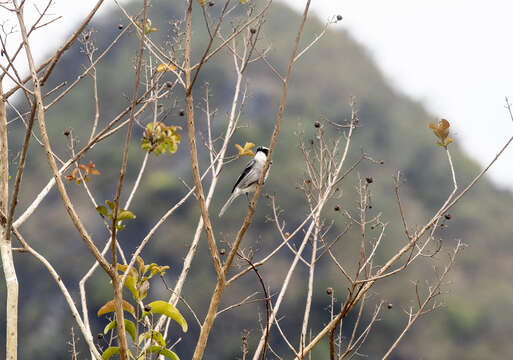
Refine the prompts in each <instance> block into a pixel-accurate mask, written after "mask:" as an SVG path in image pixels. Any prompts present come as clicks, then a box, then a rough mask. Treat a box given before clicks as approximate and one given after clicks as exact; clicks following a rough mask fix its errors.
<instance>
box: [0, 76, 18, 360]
mask: <svg viewBox="0 0 513 360" xmlns="http://www.w3.org/2000/svg"><path fill="white" fill-rule="evenodd" d="M3 95H4V94H3V90H2V83H1V82H0V170H1V171H0V173H1V174H0V209H1V210H2V212H3V213H4V214H7V202H8V200H9V193H8V191H9V153H8V144H7V112H6V102H5V99H4V97H3ZM4 220H5V219H4ZM1 225H2V228H1V234H0V252H1V256H2V267H3V270H4V276H5V284H6V286H7V304H6V311H5V316H6V331H5V334H6V346H5V348H6V349H5V352H6V357H5V358H6V359H7V360H16V359H17V358H18V354H17V352H18V278H17V277H16V270H15V268H14V261H13V257H12V245H11V241H10V237H9V234H10V231H9V228H8V227H7V221H6V220H5V221H2V224H1Z"/></svg>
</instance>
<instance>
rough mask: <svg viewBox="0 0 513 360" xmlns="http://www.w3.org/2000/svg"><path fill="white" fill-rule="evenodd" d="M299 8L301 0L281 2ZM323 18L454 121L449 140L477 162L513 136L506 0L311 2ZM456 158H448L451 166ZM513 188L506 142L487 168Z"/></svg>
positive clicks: (512, 53)
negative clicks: (333, 19) (337, 20)
mask: <svg viewBox="0 0 513 360" xmlns="http://www.w3.org/2000/svg"><path fill="white" fill-rule="evenodd" d="M286 2H287V3H289V4H290V5H292V6H294V7H296V8H298V9H299V8H301V7H302V6H303V4H302V3H303V1H297V0H286ZM312 3H313V7H314V9H315V10H316V11H317V12H318V14H319V15H320V16H321V18H324V19H327V18H328V16H329V15H331V14H341V15H343V16H344V21H343V22H342V23H341V24H340V25H337V26H343V27H344V28H346V29H348V30H349V31H350V33H351V34H352V35H353V36H354V37H355V38H356V39H358V41H359V42H361V43H362V44H364V45H365V46H366V47H367V49H368V50H369V52H370V54H371V55H372V57H373V59H374V60H375V61H376V62H377V63H378V65H379V66H380V68H381V69H382V71H383V72H384V73H385V75H386V77H387V78H388V79H389V80H390V81H391V83H392V84H393V85H394V86H395V87H396V88H398V89H400V90H401V91H402V92H403V93H406V94H408V95H410V96H412V97H414V98H415V99H418V100H420V101H422V102H423V103H424V104H425V105H426V107H427V108H428V109H429V110H430V111H431V113H432V114H433V116H436V117H445V118H447V119H448V120H449V121H450V122H451V124H452V125H453V127H454V129H453V131H454V133H455V137H454V138H455V140H456V141H457V142H459V143H461V144H462V145H463V146H464V148H465V149H466V150H467V152H468V153H470V154H471V155H472V156H473V157H474V158H476V159H477V160H478V161H479V162H480V163H481V164H485V163H488V162H489V161H490V160H491V159H493V157H494V156H495V154H496V152H497V151H498V150H499V149H500V148H501V147H502V146H503V144H505V142H506V141H507V139H508V138H509V137H511V136H512V135H513V121H511V119H510V118H509V117H508V115H507V112H506V110H505V108H504V105H505V101H504V98H505V96H508V97H510V98H511V101H513V68H512V67H513V45H512V44H511V41H512V39H513V38H512V35H513V1H504V0H489V1H486V2H484V1H477V0H429V1H426V0H421V1H418V0H417V1H412V0H387V1H383V0H353V1H342V0H313V1H312ZM457 166H458V164H455V167H456V170H457ZM491 171H492V172H491V174H492V176H493V178H494V180H495V181H496V182H498V183H500V184H502V185H505V186H507V187H509V188H510V189H513V148H509V149H508V150H507V152H506V153H505V156H504V157H502V159H501V160H499V162H497V163H496V164H495V167H493V168H492V170H491Z"/></svg>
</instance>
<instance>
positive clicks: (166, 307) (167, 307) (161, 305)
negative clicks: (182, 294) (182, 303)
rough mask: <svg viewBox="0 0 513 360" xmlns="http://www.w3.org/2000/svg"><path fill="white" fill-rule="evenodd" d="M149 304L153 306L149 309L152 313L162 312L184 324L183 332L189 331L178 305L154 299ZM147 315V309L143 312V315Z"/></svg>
mask: <svg viewBox="0 0 513 360" xmlns="http://www.w3.org/2000/svg"><path fill="white" fill-rule="evenodd" d="M148 305H149V306H150V307H151V310H150V311H149V312H150V313H152V314H161V315H166V316H167V317H170V318H171V319H173V320H174V321H176V322H177V323H178V324H180V325H181V326H182V330H183V332H187V329H188V326H187V321H185V319H184V317H183V316H182V314H181V313H180V311H178V309H177V308H176V307H174V306H173V305H171V304H169V303H167V302H165V301H162V300H157V301H154V302H152V303H149V304H148ZM146 315H148V312H146V311H145V312H144V313H143V317H144V316H146Z"/></svg>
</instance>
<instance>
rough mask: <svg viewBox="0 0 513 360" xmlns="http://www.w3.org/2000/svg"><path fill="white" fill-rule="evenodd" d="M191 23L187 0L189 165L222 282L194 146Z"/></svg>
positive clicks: (186, 49) (211, 249)
mask: <svg viewBox="0 0 513 360" xmlns="http://www.w3.org/2000/svg"><path fill="white" fill-rule="evenodd" d="M191 23H192V0H189V4H188V7H187V11H186V30H185V55H184V62H185V69H184V70H185V102H186V105H187V130H188V134H189V148H190V152H191V165H192V173H193V176H194V185H195V189H196V197H197V199H198V203H199V206H200V211H201V218H202V219H203V223H204V227H205V233H206V235H207V239H208V246H209V248H210V255H211V257H212V261H213V262H214V267H215V270H216V274H217V278H218V281H220V282H221V283H224V281H225V280H224V274H223V270H222V265H221V259H220V257H219V252H218V250H217V245H216V240H215V237H214V232H213V230H212V224H211V222H210V217H209V215H208V208H207V206H206V203H205V194H204V192H203V184H202V183H201V176H200V172H199V164H198V150H197V147H196V127H195V123H194V98H193V96H192V85H193V83H192V78H191V73H192V69H191V32H192V29H191Z"/></svg>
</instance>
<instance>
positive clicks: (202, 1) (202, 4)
mask: <svg viewBox="0 0 513 360" xmlns="http://www.w3.org/2000/svg"><path fill="white" fill-rule="evenodd" d="M198 3H199V4H200V5H201V6H205V4H206V3H207V0H198Z"/></svg>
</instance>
